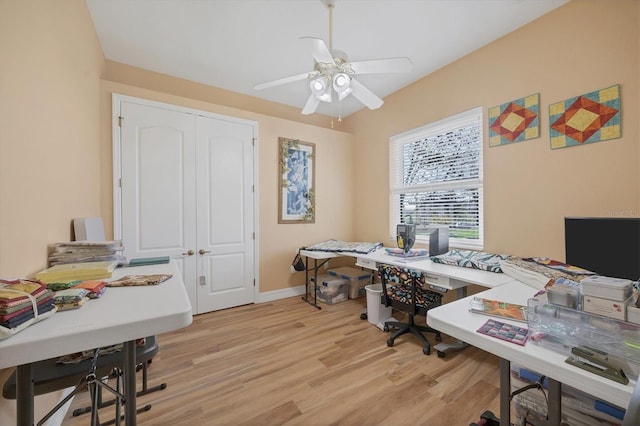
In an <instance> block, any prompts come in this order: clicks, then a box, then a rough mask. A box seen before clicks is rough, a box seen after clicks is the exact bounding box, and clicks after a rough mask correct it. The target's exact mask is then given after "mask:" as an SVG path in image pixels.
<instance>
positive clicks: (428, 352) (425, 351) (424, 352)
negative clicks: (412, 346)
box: [422, 348, 431, 355]
mask: <svg viewBox="0 0 640 426" xmlns="http://www.w3.org/2000/svg"><path fill="white" fill-rule="evenodd" d="M422 353H423V354H425V355H429V354H430V353H431V348H422Z"/></svg>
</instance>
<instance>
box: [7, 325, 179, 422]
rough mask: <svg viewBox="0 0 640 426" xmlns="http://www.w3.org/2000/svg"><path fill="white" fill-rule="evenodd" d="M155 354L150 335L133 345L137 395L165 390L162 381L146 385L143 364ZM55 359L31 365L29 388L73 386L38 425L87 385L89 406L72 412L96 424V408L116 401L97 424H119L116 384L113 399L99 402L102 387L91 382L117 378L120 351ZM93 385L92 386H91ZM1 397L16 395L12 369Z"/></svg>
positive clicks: (146, 408) (42, 391) (155, 345)
mask: <svg viewBox="0 0 640 426" xmlns="http://www.w3.org/2000/svg"><path fill="white" fill-rule="evenodd" d="M157 353H158V340H157V338H156V336H150V337H147V338H145V344H144V346H140V347H137V348H136V362H137V363H138V367H139V368H138V369H136V371H138V370H142V389H141V390H140V391H138V392H137V393H136V394H137V396H141V395H146V394H148V393H151V392H155V391H158V390H162V389H165V388H166V387H167V385H166V383H162V384H160V385H157V386H153V387H149V386H148V384H147V365H148V364H149V363H150V362H151V360H152V358H153V357H154V356H155V355H156V354H157ZM56 361H57V358H52V359H47V360H44V361H39V362H37V363H34V364H33V390H34V395H42V394H45V393H49V392H54V391H57V390H62V389H66V388H70V387H74V390H73V391H72V393H71V394H69V395H68V397H67V398H65V400H63V401H61V402H60V403H59V404H58V405H56V406H55V407H54V408H53V409H52V410H51V411H50V412H49V413H48V414H47V415H46V416H45V417H44V418H43V419H42V420H40V422H38V424H44V423H45V422H46V420H48V418H49V417H51V416H52V415H53V414H54V413H55V412H56V411H57V410H58V409H60V408H61V407H62V406H63V405H64V404H65V403H66V402H67V400H68V399H69V398H70V397H71V396H72V395H74V394H76V393H78V392H79V391H81V390H82V389H83V388H84V387H89V390H90V391H91V392H92V395H91V399H92V406H90V407H85V408H78V409H76V410H74V411H73V416H74V417H75V416H79V415H81V414H84V413H91V414H92V423H91V424H98V423H99V420H98V418H97V410H98V409H100V408H103V407H107V406H109V405H113V404H116V405H117V407H116V418H115V419H113V420H110V421H107V422H105V423H99V424H101V425H109V424H113V423H117V424H119V420H120V413H119V406H120V404H119V402H122V401H121V395H118V393H120V389H119V385H116V389H113V388H111V389H109V387H106V386H105V388H106V389H108V390H110V392H111V393H114V392H113V391H114V390H115V393H114V395H115V396H116V398H115V399H112V400H108V401H103V400H102V389H103V386H101V385H98V384H97V383H96V382H94V381H100V380H101V378H105V377H109V378H116V379H117V380H120V377H121V375H122V371H121V369H120V367H121V366H122V364H123V353H122V351H120V352H114V353H110V354H106V355H102V356H99V357H97V358H96V359H95V360H94V359H85V360H83V361H81V362H79V363H77V364H58V363H57V362H56ZM92 386H93V388H92ZM2 396H3V397H4V398H6V399H15V398H16V372H15V371H14V372H13V373H12V374H11V376H10V377H9V378H8V379H7V381H6V383H5V384H4V386H3V388H2ZM150 409H151V405H150V404H147V405H145V406H144V407H141V408H138V412H139V413H140V412H143V411H149V410H150Z"/></svg>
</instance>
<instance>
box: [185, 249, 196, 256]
mask: <svg viewBox="0 0 640 426" xmlns="http://www.w3.org/2000/svg"><path fill="white" fill-rule="evenodd" d="M194 254H196V252H195V251H193V250H189V251H188V252H186V253H182V255H183V256H193V255H194Z"/></svg>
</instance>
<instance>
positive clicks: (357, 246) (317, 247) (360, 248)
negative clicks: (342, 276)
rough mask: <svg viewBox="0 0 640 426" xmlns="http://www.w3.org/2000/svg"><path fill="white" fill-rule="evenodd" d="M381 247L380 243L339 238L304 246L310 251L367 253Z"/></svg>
mask: <svg viewBox="0 0 640 426" xmlns="http://www.w3.org/2000/svg"><path fill="white" fill-rule="evenodd" d="M379 247H382V243H367V242H350V241H341V240H327V241H323V242H321V243H316V244H314V245H312V246H309V247H305V248H304V250H310V251H330V252H352V253H362V254H367V253H371V252H372V251H374V250H376V249H377V248H379Z"/></svg>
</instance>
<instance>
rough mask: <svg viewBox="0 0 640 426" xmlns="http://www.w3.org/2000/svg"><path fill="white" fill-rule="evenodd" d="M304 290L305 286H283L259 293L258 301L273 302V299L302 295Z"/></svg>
mask: <svg viewBox="0 0 640 426" xmlns="http://www.w3.org/2000/svg"><path fill="white" fill-rule="evenodd" d="M304 292H305V286H303V285H300V286H297V287H289V288H283V289H281V290H272V291H267V292H264V293H260V296H259V300H258V301H257V302H258V303H264V302H273V301H274V300H280V299H286V298H288V297H294V296H302V295H303V294H304Z"/></svg>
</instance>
